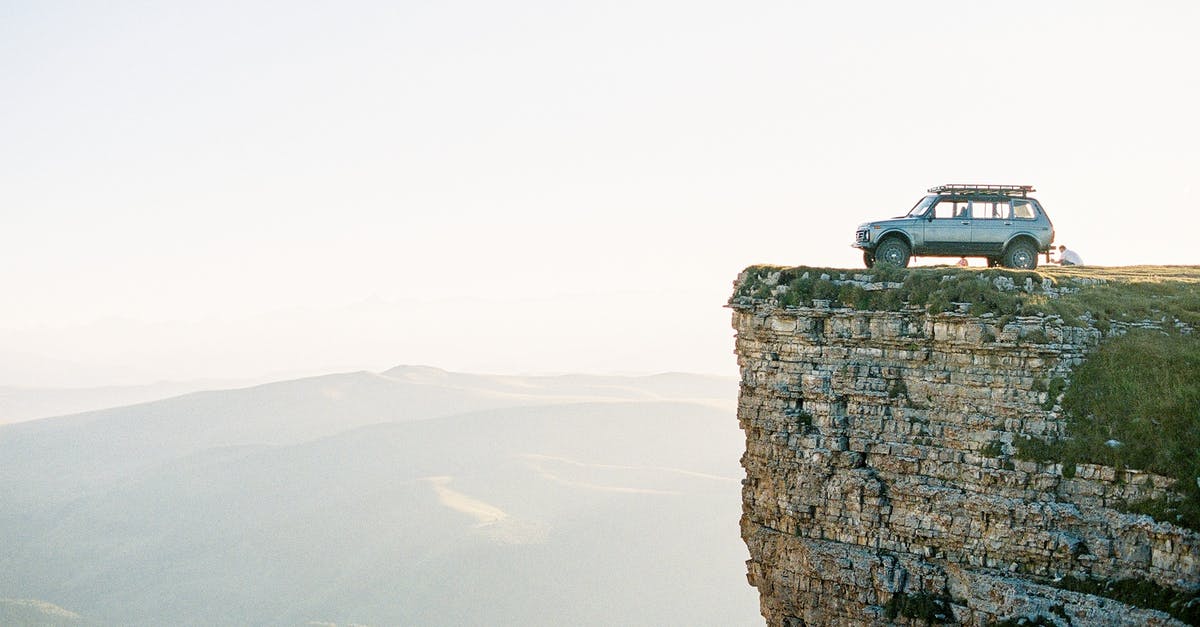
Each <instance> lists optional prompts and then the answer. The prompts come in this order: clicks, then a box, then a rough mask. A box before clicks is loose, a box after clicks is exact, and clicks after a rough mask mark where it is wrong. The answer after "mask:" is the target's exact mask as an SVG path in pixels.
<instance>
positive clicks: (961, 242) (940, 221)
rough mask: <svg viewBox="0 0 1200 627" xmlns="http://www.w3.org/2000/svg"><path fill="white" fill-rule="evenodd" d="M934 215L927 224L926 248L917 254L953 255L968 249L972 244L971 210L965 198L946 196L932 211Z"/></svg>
mask: <svg viewBox="0 0 1200 627" xmlns="http://www.w3.org/2000/svg"><path fill="white" fill-rule="evenodd" d="M930 214H931V215H932V216H933V217H932V218H931V219H930V220H929V222H928V223H927V224H926V225H925V249H924V250H921V251H914V252H915V253H916V254H922V253H924V254H931V255H952V254H957V253H962V252H965V251H967V250H968V249H969V248H970V246H971V212H970V205H969V203H968V202H967V201H965V200H952V199H949V198H945V199H942V200H939V201H938V202H937V204H935V205H934V206H933V209H932V210H931V211H930Z"/></svg>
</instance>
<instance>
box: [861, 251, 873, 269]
mask: <svg viewBox="0 0 1200 627" xmlns="http://www.w3.org/2000/svg"><path fill="white" fill-rule="evenodd" d="M863 264H864V265H866V266H867V267H868V268H873V267H875V253H872V252H871V251H869V250H864V251H863Z"/></svg>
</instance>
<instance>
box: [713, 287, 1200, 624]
mask: <svg viewBox="0 0 1200 627" xmlns="http://www.w3.org/2000/svg"><path fill="white" fill-rule="evenodd" d="M864 272H865V273H864ZM1147 276H1150V277H1154V278H1153V280H1150V279H1147V278H1146V277H1147ZM1164 277H1165V278H1164ZM1139 282H1140V283H1139ZM1131 286H1133V287H1131ZM1137 286H1140V287H1137ZM1198 286H1200V268H1194V267H1193V268H1169V269H1161V270H1155V269H1147V270H1145V271H1144V272H1141V271H1138V270H1137V269H1111V272H1109V273H1108V274H1107V275H1102V276H1101V275H1095V274H1088V272H1087V271H1085V270H1068V269H1061V270H1060V269H1047V270H1046V271H1045V272H1041V273H1035V272H1012V271H1001V270H970V269H968V270H960V269H957V268H926V269H912V270H896V269H887V268H884V269H876V270H872V271H861V270H860V271H847V270H833V269H815V268H779V267H765V266H754V267H751V268H748V269H747V270H746V271H744V272H742V273H741V275H739V277H738V280H737V282H736V283H735V285H734V295H733V297H732V298H731V299H730V302H729V306H730V307H731V308H732V310H733V326H734V328H735V329H736V331H737V340H736V352H737V357H738V364H739V367H740V370H741V392H740V398H739V404H738V419H739V422H740V424H741V427H742V429H743V431H744V432H745V435H746V452H745V454H744V456H743V458H742V465H743V467H744V468H745V471H746V477H745V479H744V481H743V516H742V525H741V528H742V537H743V539H744V540H745V542H746V545H747V547H748V548H749V551H750V557H751V559H750V560H749V561H748V562H747V569H748V573H747V577H748V579H749V582H750V584H751V585H752V586H754V587H756V588H757V589H758V591H759V594H760V602H761V610H762V614H763V616H764V618H765V619H766V622H767V624H768V625H772V626H775V625H780V626H787V627H794V626H799V625H805V626H807V625H835V624H836V625H887V624H901V625H925V624H937V623H945V624H963V625H1060V626H1065V625H1130V626H1133V625H1179V624H1197V621H1198V620H1200V597H1198V593H1200V533H1198V532H1197V531H1196V529H1195V527H1196V525H1194V524H1191V523H1190V522H1189V521H1190V520H1191V519H1189V518H1187V517H1185V515H1184V514H1182V513H1177V512H1183V511H1185V510H1186V507H1184V505H1186V504H1188V503H1191V501H1190V500H1189V499H1194V497H1195V492H1196V490H1195V489H1193V486H1190V485H1188V483H1187V482H1184V481H1181V480H1180V477H1179V476H1172V475H1171V473H1170V472H1165V471H1163V470H1162V469H1161V468H1159V467H1157V466H1152V465H1151V466H1150V467H1151V468H1152V470H1156V471H1157V472H1150V471H1147V470H1145V469H1141V468H1135V467H1133V466H1132V465H1125V463H1124V462H1111V461H1109V462H1107V463H1105V460H1110V459H1113V458H1112V457H1111V454H1115V453H1111V451H1108V452H1106V451H1096V455H1093V456H1089V455H1086V454H1084V455H1080V454H1078V453H1073V452H1070V451H1069V450H1067V449H1066V448H1064V447H1066V446H1067V445H1069V444H1070V443H1072V442H1075V443H1079V442H1084V441H1085V439H1086V438H1084V436H1083V435H1082V434H1081V433H1079V426H1078V425H1079V424H1081V423H1078V422H1074V423H1073V422H1072V418H1071V415H1070V414H1071V412H1068V411H1065V410H1064V408H1063V399H1064V397H1065V396H1067V395H1068V394H1069V392H1070V390H1071V386H1072V384H1073V383H1072V379H1073V376H1074V375H1075V373H1076V371H1077V369H1079V368H1080V367H1081V366H1082V365H1083V364H1085V363H1087V361H1088V359H1089V356H1090V355H1092V354H1093V353H1094V352H1096V351H1097V350H1099V349H1100V348H1102V347H1103V346H1104V345H1105V343H1106V342H1107V341H1109V339H1110V338H1117V337H1122V336H1125V335H1128V332H1129V331H1131V330H1135V331H1136V330H1138V329H1149V330H1150V331H1149V333H1154V334H1158V335H1161V336H1163V337H1164V338H1166V340H1165V341H1168V342H1176V343H1177V342H1178V341H1182V340H1181V339H1179V338H1189V339H1188V340H1187V341H1189V342H1191V341H1193V339H1194V337H1195V336H1193V335H1192V333H1191V331H1192V329H1193V328H1195V326H1196V321H1197V320H1198V319H1200V316H1197V311H1196V310H1197V309H1198V308H1197V307H1196V303H1197V301H1200V298H1198V297H1197V295H1198V294H1200V291H1198V290H1197V287H1198ZM1168 288H1169V289H1168ZM1163 289H1167V291H1166V292H1164V293H1165V294H1167V296H1163V297H1162V298H1159V296H1156V295H1155V294H1158V293H1159V292H1160V291H1162V290H1163ZM1156 290H1157V291H1156ZM1126 301H1127V302H1126ZM1122 308H1124V310H1125V313H1124V314H1122V313H1119V312H1118V310H1120V309H1122ZM1189 346H1191V344H1189ZM1181 385H1182V386H1183V388H1184V389H1183V391H1182V394H1183V395H1184V396H1188V395H1193V396H1194V395H1195V394H1194V393H1195V391H1196V387H1197V386H1200V383H1197V382H1195V381H1194V380H1191V381H1190V382H1189V381H1184V382H1183V383H1182V384H1181ZM1189 386H1190V389H1189ZM1189 398H1190V396H1189ZM1117 410H1118V412H1117V413H1120V408H1117ZM1077 413H1082V412H1077ZM1184 418H1185V419H1186V420H1190V421H1192V423H1191V424H1192V425H1193V426H1192V427H1190V428H1189V427H1185V428H1184V429H1185V431H1184V433H1185V434H1186V433H1187V430H1188V429H1190V431H1191V432H1196V431H1200V428H1197V427H1196V426H1195V423H1197V422H1200V415H1197V416H1186V417H1184ZM1084 419H1086V420H1091V421H1093V422H1095V421H1097V420H1099V419H1097V418H1096V417H1094V416H1092V415H1091V414H1088V415H1087V416H1085V417H1084ZM1120 419H1121V418H1118V420H1120ZM1110 430H1111V429H1110ZM1097 437H1102V436H1097ZM1188 437H1190V436H1188ZM1102 441H1103V440H1102ZM1143 444H1144V443H1143ZM1122 446H1127V444H1126V443H1125V442H1122V441H1118V440H1115V439H1109V440H1108V441H1107V445H1101V446H1100V448H1110V449H1113V450H1117V449H1118V448H1120V447H1122ZM1047 451H1049V453H1047ZM1055 451H1058V453H1055ZM1064 451H1066V452H1064ZM1110 453H1111V454H1110ZM1056 454H1057V455H1058V457H1059V459H1058V460H1057V461H1056V460H1055V455H1056ZM1106 454H1110V456H1109V457H1105V455H1106ZM1131 459H1132V458H1131ZM1179 459H1180V460H1182V461H1179V462H1178V463H1179V464H1192V465H1191V466H1187V467H1186V468H1185V471H1186V472H1184V474H1183V476H1184V477H1185V478H1187V476H1188V473H1193V474H1194V465H1195V464H1196V463H1197V460H1196V451H1194V450H1193V451H1191V452H1190V453H1188V452H1187V451H1186V450H1185V451H1184V452H1183V453H1181V457H1180V458H1179ZM1170 463H1174V462H1170ZM1114 464H1115V465H1114ZM1143 465H1144V466H1145V465H1147V464H1143ZM1171 467H1172V468H1174V466H1171ZM1164 503H1165V504H1168V505H1170V506H1169V507H1165V508H1164V507H1158V509H1157V510H1154V508H1151V507H1150V506H1149V505H1147V504H1151V505H1153V504H1159V505H1161V504H1164ZM1139 506H1140V509H1139ZM1154 511H1157V512H1159V514H1158V515H1157V516H1155V517H1152V516H1151V515H1148V514H1147V513H1146V512H1151V513H1153V512H1154ZM1163 512H1166V514H1164V513H1163Z"/></svg>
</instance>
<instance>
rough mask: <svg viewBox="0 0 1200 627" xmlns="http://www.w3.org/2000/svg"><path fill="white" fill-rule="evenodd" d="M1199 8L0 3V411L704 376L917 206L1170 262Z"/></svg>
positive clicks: (1192, 192) (445, 0) (1110, 256)
mask: <svg viewBox="0 0 1200 627" xmlns="http://www.w3.org/2000/svg"><path fill="white" fill-rule="evenodd" d="M1196 32H1200V3H1196V2H1194V1H1192V0H1180V1H1177V2H1170V1H1164V2H1146V3H1133V2H1095V1H1091V2H1046V1H1036V2H1020V1H1017V2H1014V1H1006V2H994V3H985V2H903V3H896V2H840V3H835V2H795V1H789V2H736V3H735V2H697V1H695V0H690V1H687V2H684V1H678V2H672V1H658V0H639V1H637V2H590V3H572V2H561V1H545V2H533V1H513V2H503V3H497V2H477V1H455V0H442V1H438V2H339V3H304V2H294V1H288V2H246V1H242V0H239V1H238V2H217V1H213V2H203V3H176V2H162V3H152V2H103V3H101V2H78V3H73V2H47V1H41V0H39V1H36V2H33V1H31V2H20V1H14V0H8V1H5V2H3V3H0V262H2V264H3V271H2V273H0V280H2V282H3V294H4V301H3V303H4V306H3V307H0V384H6V383H14V384H46V385H51V384H53V385H92V384H100V383H115V382H125V383H132V382H138V381H148V380H154V379H162V378H190V377H201V376H221V377H228V376H251V375H258V374H263V373H267V372H281V371H289V372H299V371H319V370H323V369H335V368H337V369H344V368H371V369H380V368H385V367H387V366H390V365H394V364H398V363H427V364H431V365H436V366H442V367H447V368H453V369H466V370H477V371H478V370H482V371H491V372H558V371H593V372H612V371H625V372H654V371H662V370H689V371H698V372H716V373H723V374H733V373H735V367H734V361H733V356H732V341H731V335H732V331H731V330H730V329H729V325H728V311H727V310H724V309H722V308H721V305H722V304H723V303H724V301H725V299H726V298H727V296H728V292H729V288H730V282H731V281H732V280H733V279H734V277H735V276H736V274H737V272H738V271H739V270H740V269H741V268H742V267H744V266H746V265H748V264H751V263H759V262H770V263H781V264H811V265H842V266H847V267H858V265H859V264H860V256H859V255H858V254H857V253H856V251H855V250H854V249H852V248H850V246H849V242H850V240H851V237H852V235H853V228H854V226H855V225H856V224H857V223H859V222H861V221H864V220H867V219H871V218H877V217H885V216H889V215H893V214H895V213H897V212H901V211H904V210H906V209H908V207H909V206H911V205H912V204H913V202H915V201H916V200H917V199H918V198H919V197H920V196H921V195H922V194H923V193H924V190H925V189H926V188H927V187H929V186H931V185H934V184H938V183H945V182H977V181H978V182H992V183H1030V184H1034V185H1035V186H1037V187H1038V189H1039V190H1040V193H1039V194H1038V197H1039V198H1040V199H1041V200H1042V202H1043V204H1044V205H1045V206H1046V207H1047V209H1048V210H1049V212H1050V215H1051V217H1052V219H1053V221H1054V223H1055V226H1056V228H1057V232H1058V237H1059V241H1060V242H1065V243H1067V244H1068V245H1071V246H1072V247H1073V248H1075V249H1077V250H1078V251H1079V252H1080V253H1081V254H1082V255H1083V257H1084V258H1085V260H1087V261H1088V262H1091V263H1098V264H1105V265H1121V264H1132V263H1189V264H1191V263H1200V255H1198V254H1197V253H1196V246H1195V244H1194V241H1195V237H1196V235H1195V233H1196V231H1197V229H1198V227H1200V218H1198V217H1197V216H1198V213H1200V202H1197V192H1200V189H1197V185H1196V180H1197V173H1198V172H1200V122H1198V121H1197V115H1200V114H1198V113H1197V112H1198V111H1200V72H1198V71H1197V69H1196V66H1197V61H1198V60H1200V38H1198V37H1196V36H1195V33H1196Z"/></svg>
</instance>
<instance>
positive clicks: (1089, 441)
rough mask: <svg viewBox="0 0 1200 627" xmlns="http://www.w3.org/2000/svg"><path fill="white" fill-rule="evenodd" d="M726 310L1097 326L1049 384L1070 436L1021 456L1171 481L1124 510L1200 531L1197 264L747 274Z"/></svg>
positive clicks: (773, 269) (1021, 449) (1030, 445)
mask: <svg viewBox="0 0 1200 627" xmlns="http://www.w3.org/2000/svg"><path fill="white" fill-rule="evenodd" d="M814 301H815V302H814ZM730 305H731V306H733V307H735V308H736V307H752V306H759V305H767V306H775V307H783V308H788V307H808V306H814V305H816V306H830V307H850V308H854V309H862V310H877V311H878V310H883V311H899V310H901V309H905V308H910V310H911V309H916V310H918V311H919V310H920V309H921V308H924V309H925V310H927V311H929V312H931V313H940V312H945V311H960V312H964V313H971V314H975V315H980V316H986V317H989V318H996V317H998V320H996V322H997V323H998V324H999V325H1000V326H1001V327H1003V326H1004V324H1005V322H1006V318H1012V317H1016V316H1042V317H1058V318H1061V320H1062V324H1066V325H1069V326H1083V327H1093V328H1096V329H1099V330H1100V331H1102V332H1104V334H1105V339H1104V340H1103V341H1102V342H1101V344H1100V345H1099V346H1098V347H1097V348H1096V349H1095V350H1094V351H1093V352H1092V353H1091V355H1090V356H1089V357H1088V359H1087V360H1086V361H1085V362H1084V363H1083V364H1081V365H1079V366H1078V367H1076V368H1075V370H1074V372H1073V373H1072V375H1071V377H1070V378H1071V380H1070V381H1063V380H1058V379H1057V378H1056V380H1055V381H1052V382H1048V383H1047V384H1046V385H1047V387H1048V389H1050V390H1051V391H1052V392H1053V393H1052V394H1051V396H1052V397H1054V396H1057V393H1059V392H1061V393H1062V396H1061V398H1060V399H1059V400H1060V403H1059V410H1060V411H1061V415H1062V417H1063V419H1064V420H1065V421H1066V423H1067V433H1068V436H1067V437H1065V438H1062V439H1057V440H1049V441H1047V440H1025V441H1024V442H1021V443H1018V451H1017V455H1018V456H1019V457H1023V458H1026V459H1036V460H1040V461H1052V462H1061V463H1062V464H1063V471H1062V472H1063V474H1064V475H1065V476H1071V475H1073V474H1074V471H1075V465H1076V464H1079V463H1098V464H1104V465H1107V466H1113V467H1116V468H1130V469H1138V470H1146V471H1150V472H1153V473H1156V474H1160V475H1165V476H1169V477H1173V478H1174V479H1175V480H1176V481H1175V493H1176V494H1175V497H1173V498H1170V499H1166V500H1162V501H1156V502H1141V503H1127V504H1125V507H1126V509H1128V510H1129V511H1132V512H1137V513H1144V514H1149V515H1151V516H1152V517H1154V518H1155V519H1157V520H1162V521H1165V522H1171V523H1175V524H1179V525H1182V526H1186V527H1189V528H1192V529H1197V530H1200V331H1198V329H1200V266H1133V267H1119V268H1101V267H1066V268H1061V267H1057V266H1051V267H1046V268H1042V269H1039V270H1037V271H1013V270H1003V269H975V268H958V267H946V266H935V267H927V268H912V269H900V268H891V267H881V268H874V269H871V270H846V269H836V268H806V267H797V268H785V267H778V266H751V267H750V268H747V269H746V270H745V272H743V274H742V275H741V277H740V280H739V282H738V284H737V289H736V292H735V293H734V295H733V297H732V298H731V299H730ZM1052 402H1053V399H1052Z"/></svg>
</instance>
